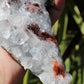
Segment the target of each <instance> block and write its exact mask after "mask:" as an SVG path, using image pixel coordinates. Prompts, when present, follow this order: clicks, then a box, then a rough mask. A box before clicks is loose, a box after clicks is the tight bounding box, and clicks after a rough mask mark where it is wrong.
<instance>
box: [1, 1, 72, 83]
mask: <svg viewBox="0 0 84 84" xmlns="http://www.w3.org/2000/svg"><path fill="white" fill-rule="evenodd" d="M45 2H46V0H0V46H2V47H4V48H5V49H6V50H7V51H8V52H9V53H10V54H11V55H12V56H13V57H14V58H15V59H16V60H17V61H18V62H19V63H20V64H21V65H22V66H23V67H24V69H30V70H31V72H33V73H34V74H35V75H36V76H38V77H39V78H40V80H41V81H42V82H43V83H44V84H70V82H71V79H72V77H71V75H70V74H69V73H67V72H65V69H64V64H63V61H62V58H61V55H60V52H59V49H58V46H57V41H56V40H55V38H54V37H53V33H52V28H51V21H50V18H49V14H48V12H47V11H46V8H45Z"/></svg>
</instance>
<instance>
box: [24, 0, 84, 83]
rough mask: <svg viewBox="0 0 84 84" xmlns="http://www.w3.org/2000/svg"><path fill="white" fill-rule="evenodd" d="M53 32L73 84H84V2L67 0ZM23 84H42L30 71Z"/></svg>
mask: <svg viewBox="0 0 84 84" xmlns="http://www.w3.org/2000/svg"><path fill="white" fill-rule="evenodd" d="M53 31H54V35H55V37H56V39H57V40H58V44H59V47H60V51H61V55H62V57H63V60H64V63H65V66H66V71H67V72H69V73H71V74H72V76H73V80H72V82H71V84H84V0H66V4H65V9H64V11H63V13H62V15H61V17H60V18H59V20H58V21H57V22H56V23H55V24H54V26H53ZM23 84H42V83H41V82H40V80H39V79H38V78H37V77H35V76H34V75H33V74H32V73H31V72H30V71H29V70H27V72H26V74H25V77H24V79H23Z"/></svg>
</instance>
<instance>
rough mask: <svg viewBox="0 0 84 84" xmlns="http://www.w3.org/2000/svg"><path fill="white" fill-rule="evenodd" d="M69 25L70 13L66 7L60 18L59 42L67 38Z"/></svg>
mask: <svg viewBox="0 0 84 84" xmlns="http://www.w3.org/2000/svg"><path fill="white" fill-rule="evenodd" d="M67 25H68V14H67V11H66V9H64V12H63V13H62V15H61V17H60V19H59V25H58V43H59V44H60V43H61V41H62V40H64V39H65V38H66V32H67Z"/></svg>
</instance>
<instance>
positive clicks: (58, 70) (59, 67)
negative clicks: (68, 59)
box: [52, 61, 65, 78]
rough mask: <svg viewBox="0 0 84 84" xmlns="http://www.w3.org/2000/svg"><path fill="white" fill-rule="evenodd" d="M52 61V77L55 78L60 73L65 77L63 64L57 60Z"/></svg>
mask: <svg viewBox="0 0 84 84" xmlns="http://www.w3.org/2000/svg"><path fill="white" fill-rule="evenodd" d="M52 63H53V71H54V77H55V78H57V76H58V75H62V76H63V78H65V71H64V69H63V66H62V65H61V64H59V63H58V62H57V61H52Z"/></svg>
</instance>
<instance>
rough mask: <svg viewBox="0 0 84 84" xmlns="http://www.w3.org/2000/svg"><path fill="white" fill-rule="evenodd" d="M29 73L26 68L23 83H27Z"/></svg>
mask: <svg viewBox="0 0 84 84" xmlns="http://www.w3.org/2000/svg"><path fill="white" fill-rule="evenodd" d="M29 73H30V71H29V70H27V71H26V74H25V76H24V79H23V84H29Z"/></svg>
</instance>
